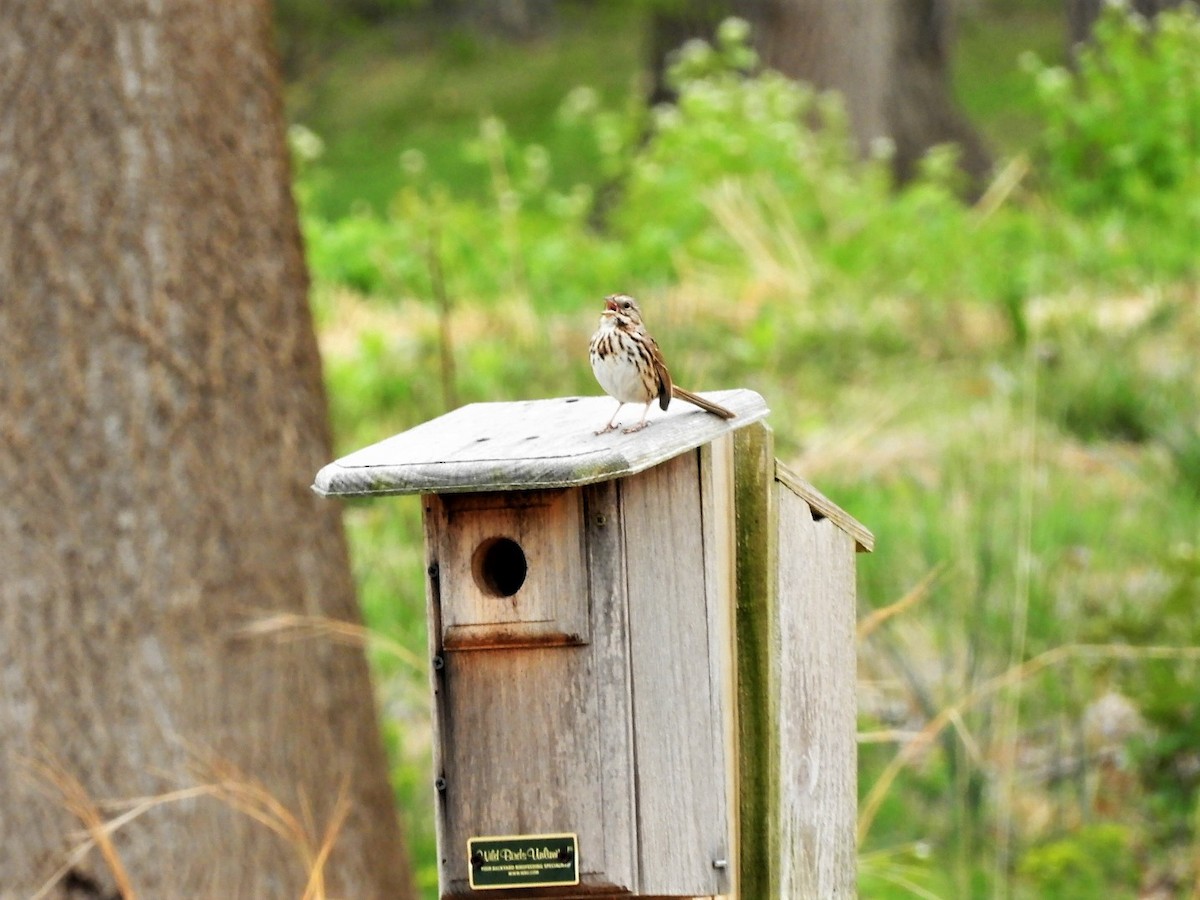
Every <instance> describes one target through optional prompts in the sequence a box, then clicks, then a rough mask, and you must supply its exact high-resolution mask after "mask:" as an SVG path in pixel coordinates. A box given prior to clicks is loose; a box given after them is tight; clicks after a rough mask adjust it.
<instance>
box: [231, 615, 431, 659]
mask: <svg viewBox="0 0 1200 900" xmlns="http://www.w3.org/2000/svg"><path fill="white" fill-rule="evenodd" d="M239 633H240V634H241V635H242V636H243V637H270V638H275V639H276V640H280V641H288V640H294V641H304V640H313V639H323V640H331V641H335V642H337V643H340V644H344V645H346V646H349V647H366V646H367V645H368V644H375V645H376V646H378V647H381V648H382V649H383V650H385V651H386V652H388V653H391V654H392V655H394V656H395V657H396V658H397V659H399V660H401V661H402V662H404V663H406V664H408V665H409V666H411V667H412V668H413V670H414V671H417V672H422V671H424V662H423V661H422V660H421V659H420V658H419V657H418V656H417V655H416V654H415V653H413V652H412V651H411V650H409V649H408V648H407V647H405V646H404V645H402V644H400V643H399V642H397V641H394V640H392V639H391V638H388V637H384V636H383V635H381V634H379V633H378V632H376V631H372V630H371V629H369V628H365V627H364V626H362V625H358V624H356V623H354V622H346V621H344V620H342V619H333V618H330V617H329V616H305V615H299V614H297V613H272V614H271V615H266V616H264V617H263V618H261V619H258V620H257V621H254V622H251V623H250V624H249V625H246V626H244V627H243V628H241V629H239Z"/></svg>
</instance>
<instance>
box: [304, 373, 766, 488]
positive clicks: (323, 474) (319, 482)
mask: <svg viewBox="0 0 1200 900" xmlns="http://www.w3.org/2000/svg"><path fill="white" fill-rule="evenodd" d="M704 396H705V397H706V398H708V399H710V400H714V401H716V402H717V403H720V404H721V405H722V406H725V407H727V408H729V409H730V410H732V411H733V412H734V413H736V417H735V418H733V419H728V420H726V419H721V418H719V417H717V416H714V415H712V414H710V413H706V412H704V411H702V410H700V409H698V408H696V407H695V406H692V405H691V404H689V403H686V402H684V401H681V400H676V401H674V402H673V403H672V404H671V405H670V407H669V408H668V409H667V410H665V411H663V410H659V409H658V407H657V405H656V406H655V407H654V408H653V409H652V410H651V411H650V415H649V419H648V421H650V422H651V423H652V424H651V426H650V427H648V428H643V429H642V430H641V431H637V432H634V433H633V434H625V433H624V432H622V431H620V430H616V431H609V432H607V433H605V434H600V435H597V434H596V433H595V432H596V429H598V428H601V427H603V426H604V424H605V423H606V422H607V421H608V419H609V417H610V416H611V415H612V414H613V410H614V408H615V406H614V402H615V401H613V400H612V399H611V398H610V397H559V398H555V399H550V400H519V401H515V402H511V403H472V404H470V405H468V406H463V407H460V408H459V409H456V410H454V411H453V412H449V413H446V414H445V415H443V416H439V417H438V418H436V419H432V420H430V421H428V422H425V423H424V424H422V425H418V426H416V427H415V428H410V429H409V430H408V431H404V432H401V433H400V434H397V435H395V436H394V437H390V438H387V439H386V440H383V441H380V442H379V443H377V444H372V445H371V446H369V447H364V448H363V449H362V450H358V451H356V452H354V453H351V454H350V455H349V456H344V457H342V458H341V459H339V460H337V461H335V462H332V463H330V464H329V465H327V466H325V467H324V468H323V469H321V471H320V472H318V473H317V478H316V482H315V483H314V484H313V490H315V491H316V492H317V493H318V494H322V495H326V496H329V495H332V496H365V495H375V494H426V493H430V494H435V493H461V492H469V491H508V490H526V489H535V488H555V487H573V486H576V485H583V484H592V483H594V482H597V481H606V480H608V479H610V478H620V477H623V476H626V475H635V474H637V473H638V472H642V471H644V470H646V469H649V468H651V467H652V466H656V465H658V464H659V463H662V462H666V461H667V460H669V459H673V458H674V457H676V456H679V455H680V454H681V453H686V452H687V451H689V450H694V449H696V448H697V447H700V446H703V445H704V444H707V443H709V442H711V441H713V440H715V439H716V438H718V437H720V436H721V435H724V434H729V433H730V432H732V431H736V430H737V429H739V428H742V427H744V426H746V425H749V424H750V423H752V422H756V421H758V420H759V419H761V418H763V417H764V416H766V414H767V412H768V409H767V404H766V401H764V400H763V398H762V397H760V396H759V395H758V394H756V393H755V392H754V391H749V390H744V389H739V390H732V391H713V392H711V393H706V394H705V395H704ZM640 417H641V408H640V407H637V406H634V405H630V406H627V407H626V408H625V409H624V410H623V411H622V415H621V416H620V417H619V418H620V420H621V421H622V422H623V423H624V424H625V425H630V424H633V423H635V422H636V421H637V420H638V419H639V418H640Z"/></svg>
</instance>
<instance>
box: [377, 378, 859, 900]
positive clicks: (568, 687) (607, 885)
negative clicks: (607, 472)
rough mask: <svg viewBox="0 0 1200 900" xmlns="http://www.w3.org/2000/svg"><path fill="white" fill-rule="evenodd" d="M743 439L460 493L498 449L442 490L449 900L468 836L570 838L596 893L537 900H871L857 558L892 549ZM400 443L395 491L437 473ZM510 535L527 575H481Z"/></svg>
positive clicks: (437, 588) (442, 752) (438, 613)
mask: <svg viewBox="0 0 1200 900" xmlns="http://www.w3.org/2000/svg"><path fill="white" fill-rule="evenodd" d="M745 393H749V392H745ZM752 396H756V395H752ZM519 405H520V404H516V405H515V406H519ZM486 406H488V407H492V406H495V407H505V406H507V407H509V409H510V413H511V408H512V407H513V406H514V404H494V405H493V404H488V405H486ZM493 411H495V410H493ZM489 414H490V413H489ZM476 418H477V417H476ZM473 421H474V420H473ZM452 424H453V423H452ZM459 424H460V425H461V423H459ZM475 424H478V422H475ZM718 424H719V423H718ZM744 424H746V425H748V427H743V428H740V429H737V430H733V429H724V430H722V431H720V433H717V434H714V435H711V436H710V437H709V439H708V440H707V442H705V443H703V444H702V445H701V446H700V447H699V448H696V447H693V446H691V445H690V440H691V438H690V437H688V436H687V435H683V436H681V435H679V434H677V435H675V437H674V438H671V439H670V440H666V441H656V442H655V444H654V449H653V450H652V451H647V454H648V455H646V456H642V455H640V453H641V452H640V451H639V452H633V453H630V454H628V458H627V464H628V465H629V466H631V467H633V468H634V469H637V471H636V472H635V473H634V474H630V475H626V476H624V477H620V478H609V479H606V480H601V481H599V482H596V483H587V484H585V485H584V486H581V487H569V488H565V489H563V488H546V489H540V490H528V489H527V488H528V487H529V486H530V485H529V483H528V482H521V481H520V479H522V478H532V479H534V483H535V484H541V483H542V482H539V481H537V479H540V478H543V477H544V476H545V473H546V471H547V469H546V467H545V466H540V467H539V466H528V467H525V468H523V469H522V468H521V467H520V465H515V466H513V467H512V468H513V469H514V470H519V471H518V472H517V474H516V475H512V474H511V473H510V475H509V476H507V477H506V484H507V489H506V490H503V491H497V490H490V489H489V490H484V491H477V492H472V493H459V492H458V491H459V490H462V489H464V485H467V484H468V483H469V482H470V480H471V479H472V478H475V479H481V478H489V477H491V476H489V475H487V471H488V470H489V469H490V468H495V467H496V465H497V464H498V460H496V459H491V460H490V461H485V460H479V459H474V460H471V461H470V462H469V464H467V465H466V466H465V467H464V468H462V469H460V470H459V472H458V475H456V476H455V483H456V485H457V487H456V488H455V489H454V490H452V491H450V492H448V493H442V494H438V495H428V496H426V497H425V513H426V514H425V519H426V535H427V547H428V553H429V563H430V569H429V572H430V577H429V603H430V635H431V637H430V640H431V643H430V647H431V653H433V654H434V655H435V657H436V658H437V660H438V663H439V664H438V665H435V667H434V669H435V671H434V674H433V676H432V678H433V686H434V693H435V697H436V706H437V717H436V722H435V727H436V744H437V749H436V751H435V761H436V765H437V767H438V772H439V773H440V774H441V775H442V776H443V777H444V788H445V790H444V791H443V792H442V793H441V795H440V802H439V814H438V828H439V848H440V851H441V859H440V869H441V871H440V876H441V884H442V896H443V897H446V898H451V897H466V896H473V894H471V893H470V891H469V887H468V874H469V865H470V863H469V860H468V859H467V849H466V848H467V839H468V838H471V837H478V836H481V835H486V834H533V833H559V832H573V833H576V834H577V835H578V837H579V860H580V873H581V884H580V885H579V886H578V887H575V888H565V887H564V888H554V889H548V890H546V891H543V890H542V889H539V890H538V895H539V896H547V897H556V898H575V897H579V898H584V897H595V896H597V895H600V894H605V893H608V894H613V893H627V894H632V895H635V896H638V897H644V898H683V897H717V896H720V897H723V898H736V897H741V898H746V900H759V898H764V900H795V898H808V897H822V898H824V897H849V896H852V895H853V892H854V887H855V846H854V816H855V806H856V797H855V755H856V748H855V742H854V739H855V693H854V691H855V662H854V566H855V551H856V549H862V550H868V549H870V548H871V547H872V546H873V543H874V539H873V537H872V535H871V533H870V532H869V531H868V530H867V529H866V528H864V527H863V526H861V525H860V524H859V523H857V522H856V521H855V520H854V519H853V518H852V517H850V516H849V515H848V514H847V513H845V512H844V511H842V510H840V509H839V508H838V507H837V506H836V505H834V504H833V503H831V502H830V501H829V500H828V499H827V498H825V497H824V496H823V495H822V494H821V493H820V492H819V491H817V490H816V489H815V488H813V487H812V486H811V485H809V484H807V483H806V482H805V481H803V479H800V478H798V477H797V476H796V475H795V474H794V473H792V472H790V471H788V470H787V469H786V467H784V466H782V465H780V464H778V463H777V462H776V461H775V459H774V458H773V452H774V451H773V440H772V433H771V429H770V428H769V427H768V426H767V425H766V424H765V423H762V422H759V421H748V422H746V423H744ZM458 427H459V426H458V425H453V427H451V428H450V429H449V431H450V432H454V431H455V430H456V429H458ZM509 430H511V429H509ZM665 432H666V429H664V430H663V431H662V432H660V434H665ZM410 434H411V433H410ZM398 437H401V438H403V437H404V436H403V435H401V436H398ZM631 437H634V438H636V437H637V436H636V435H633V436H631ZM667 437H668V438H670V435H667ZM572 440H574V441H575V443H576V444H580V445H581V446H583V447H584V448H586V446H587V442H588V441H589V440H590V437H587V438H581V437H579V436H578V435H575V437H574V438H573V439H572ZM672 441H674V443H672ZM425 442H432V443H433V444H434V446H436V447H440V450H439V453H440V454H441V455H444V456H446V455H449V456H453V453H452V452H451V453H449V454H448V453H447V449H448V448H450V449H452V448H453V446H457V445H455V444H453V442H450V443H447V441H446V440H445V434H439V432H437V431H429V432H426V433H425V434H424V436H423V437H422V438H421V442H420V443H422V444H423V443H425ZM569 443H570V441H568V440H567V439H566V438H565V437H564V438H563V440H562V442H561V448H566V447H567V446H568V444H569ZM385 444H388V442H384V444H381V445H378V446H377V448H376V451H375V454H376V455H375V460H376V461H377V462H379V463H380V465H381V466H382V467H383V468H384V469H387V470H388V471H389V472H390V475H389V478H390V479H391V480H390V481H389V483H388V486H386V487H384V488H382V490H383V491H384V492H393V491H396V490H400V489H401V488H398V487H397V486H398V485H401V484H407V483H409V482H411V481H412V478H411V477H410V476H411V475H412V472H410V471H409V469H410V468H413V469H414V471H418V473H419V472H420V471H424V469H423V467H425V466H426V463H427V460H426V461H423V460H421V459H416V460H414V458H413V456H412V455H411V453H410V455H409V456H408V457H405V456H403V454H400V453H399V451H398V448H399V449H400V450H403V449H404V448H403V447H401V446H400V445H399V444H396V443H393V444H391V445H390V446H389V447H385V446H384V445H385ZM414 446H415V445H413V446H409V447H408V449H407V450H405V451H404V452H410V451H413V449H414ZM631 446H633V445H631ZM681 448H682V449H681ZM642 449H643V450H645V448H642ZM635 450H636V446H635ZM430 452H432V451H430ZM514 452H515V451H514ZM581 452H583V453H588V452H590V451H589V450H586V449H584V450H583V451H581ZM569 456H570V453H569V452H567V451H566V450H565V449H564V450H563V453H562V454H560V456H559V461H560V462H561V460H562V459H565V458H567V457H569ZM651 458H653V459H655V460H656V461H655V462H653V463H647V465H648V466H649V468H644V469H642V468H638V467H640V466H641V465H642V464H643V463H644V462H645V461H646V460H647V459H651ZM485 463H486V464H485ZM556 464H557V463H556ZM539 465H540V464H539ZM366 468H370V467H369V466H368V467H366ZM576 475H578V472H577V473H576ZM421 477H424V475H420V474H418V476H417V480H419V479H420V478H421ZM551 481H552V480H551ZM518 487H520V488H522V489H521V490H517V489H516V488H518ZM404 489H407V488H404ZM497 537H502V538H505V539H509V540H511V541H513V542H515V544H514V546H519V547H520V548H521V550H522V552H523V554H524V556H523V558H524V560H525V562H526V563H527V566H526V570H524V571H522V572H521V575H522V576H523V577H524V580H523V581H520V582H519V584H518V583H516V582H515V581H514V582H505V585H504V589H503V590H496V589H495V588H496V584H497V583H496V582H493V581H487V579H486V578H483V577H482V576H481V574H480V569H479V565H478V560H479V558H480V548H484V547H488V546H491V545H492V543H493V542H494V541H495V539H496V538H497ZM485 574H486V573H485ZM502 580H503V579H502Z"/></svg>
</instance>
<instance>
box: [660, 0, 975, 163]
mask: <svg viewBox="0 0 1200 900" xmlns="http://www.w3.org/2000/svg"><path fill="white" fill-rule="evenodd" d="M952 2H953V0H893V2H881V0H725V2H724V3H723V9H724V13H725V14H733V15H740V16H742V17H743V18H745V19H747V21H749V22H750V23H751V24H752V26H753V34H754V41H755V46H756V49H757V50H758V51H759V54H760V55H761V57H762V60H763V63H764V65H766V66H768V67H770V68H772V69H776V70H778V71H779V72H782V73H783V74H784V75H787V76H788V77H790V78H795V79H797V80H799V81H807V82H810V83H811V84H813V85H815V86H816V87H818V88H820V89H822V90H835V91H838V92H839V93H840V94H841V95H842V97H843V100H844V102H845V104H846V111H847V113H848V115H849V118H850V126H851V128H852V130H853V132H854V137H855V140H856V142H857V144H858V147H859V151H860V152H861V153H863V154H866V153H868V152H870V150H871V148H872V146H873V145H874V144H875V142H876V141H878V140H879V139H881V138H887V139H890V140H891V141H892V143H893V144H894V146H895V168H896V172H897V175H898V176H899V177H900V178H901V179H907V178H909V177H911V176H912V174H913V173H914V170H915V167H916V163H917V161H918V160H919V159H920V158H921V156H922V155H923V154H924V153H925V152H926V151H927V150H928V149H929V148H930V147H932V146H934V145H936V144H941V143H950V142H952V143H956V144H958V145H959V146H960V147H961V149H962V155H961V165H962V168H963V170H964V171H965V172H966V173H967V174H968V175H969V176H970V177H971V178H972V179H973V180H974V181H976V182H979V181H981V180H982V179H983V178H984V177H985V176H986V174H987V172H988V170H989V169H990V167H991V159H990V157H989V155H988V153H987V150H986V148H985V147H984V145H983V141H982V140H981V138H980V137H979V135H978V134H977V133H976V132H975V130H974V129H973V128H972V127H971V126H970V124H969V123H968V122H967V120H966V119H965V118H964V117H963V116H962V115H961V114H960V113H959V112H958V110H957V109H956V107H955V105H954V102H953V99H952V97H951V95H950V90H949V77H950V46H951V43H952V41H951V38H952V30H951V26H952V22H953V9H952ZM665 18H666V20H667V21H668V22H671V21H675V24H678V21H677V20H678V19H679V18H680V17H679V16H678V15H676V16H675V17H674V20H673V19H672V17H669V16H668V17H665ZM719 18H720V15H719V14H717V13H714V12H712V11H711V4H710V5H709V6H706V7H705V16H704V17H696V16H693V17H692V20H690V22H691V24H692V27H691V29H690V31H689V34H688V35H687V36H694V34H692V33H691V32H696V31H700V30H703V29H705V28H706V29H707V34H708V36H711V34H712V29H713V23H715V22H716V21H717V20H718V19H719ZM663 19H664V17H662V16H659V17H657V18H656V20H655V22H656V26H657V27H656V28H655V30H654V34H653V36H652V38H651V45H652V48H658V47H659V45H660V44H662V43H663V42H664V41H666V40H669V39H671V38H672V37H674V36H675V35H674V34H673V33H672V32H671V31H670V30H668V29H665V28H663V27H662V24H663ZM705 22H708V23H709V24H708V25H707V26H705V24H704V23H705ZM665 55H666V54H665V53H664V52H662V50H661V49H656V50H654V52H653V53H652V63H654V62H655V61H657V60H661V59H663V58H665ZM655 83H656V84H658V83H661V74H657V75H656V76H655Z"/></svg>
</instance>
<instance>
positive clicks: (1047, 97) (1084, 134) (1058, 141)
mask: <svg viewBox="0 0 1200 900" xmlns="http://www.w3.org/2000/svg"><path fill="white" fill-rule="evenodd" d="M1028 65H1029V67H1030V69H1031V71H1032V72H1034V74H1035V76H1036V78H1037V86H1038V98H1039V101H1040V106H1041V111H1042V115H1043V118H1044V121H1045V123H1046V124H1045V128H1044V130H1043V132H1042V137H1041V140H1040V141H1039V145H1038V147H1037V148H1036V152H1037V157H1038V160H1039V162H1040V163H1041V166H1040V169H1039V171H1040V173H1041V176H1042V177H1043V178H1044V180H1045V182H1046V184H1047V186H1048V187H1049V189H1051V190H1052V191H1053V192H1054V194H1055V196H1056V197H1058V198H1059V199H1060V200H1061V202H1062V203H1063V204H1064V205H1065V206H1067V207H1068V208H1069V209H1071V210H1073V211H1075V212H1079V213H1083V214H1087V213H1104V212H1108V213H1113V212H1115V213H1117V214H1121V215H1129V214H1135V215H1136V214H1141V215H1146V216H1148V217H1150V218H1151V219H1153V220H1157V221H1163V222H1168V223H1171V224H1172V225H1174V226H1175V227H1179V228H1190V229H1191V230H1192V233H1193V234H1195V233H1197V231H1198V230H1200V125H1198V124H1197V123H1200V8H1197V7H1196V6H1193V5H1191V4H1185V5H1183V6H1180V7H1178V8H1176V9H1173V10H1165V11H1163V12H1162V13H1161V14H1160V15H1158V16H1157V17H1155V19H1154V20H1153V22H1149V21H1147V20H1145V19H1143V18H1141V17H1140V16H1138V15H1136V14H1133V13H1130V12H1129V10H1128V8H1127V5H1126V4H1123V3H1109V4H1106V5H1105V7H1104V9H1103V11H1102V12H1101V15H1100V18H1099V19H1098V20H1097V22H1096V24H1095V27H1094V37H1093V41H1092V42H1091V43H1089V44H1087V45H1085V46H1083V47H1081V48H1080V50H1079V53H1078V59H1077V60H1076V64H1075V70H1074V71H1073V72H1072V71H1070V70H1067V69H1065V68H1063V67H1060V66H1049V67H1047V66H1042V65H1041V64H1040V63H1038V62H1037V60H1036V59H1035V58H1031V59H1030V60H1029V62H1028Z"/></svg>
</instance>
